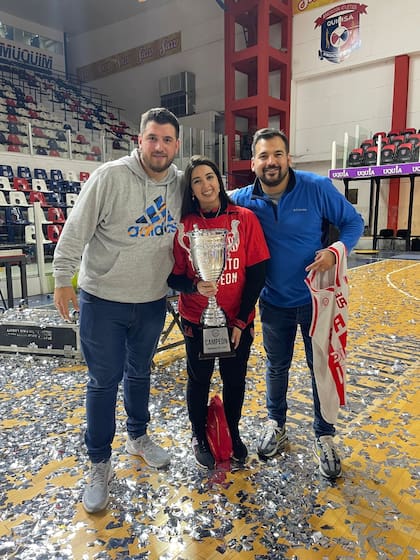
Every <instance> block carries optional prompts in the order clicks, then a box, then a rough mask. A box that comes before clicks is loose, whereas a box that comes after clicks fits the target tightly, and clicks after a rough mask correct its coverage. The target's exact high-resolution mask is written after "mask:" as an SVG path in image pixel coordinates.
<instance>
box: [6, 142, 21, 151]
mask: <svg viewBox="0 0 420 560" xmlns="http://www.w3.org/2000/svg"><path fill="white" fill-rule="evenodd" d="M7 151H8V152H20V148H19V146H16V145H15V144H9V145H8V146H7Z"/></svg>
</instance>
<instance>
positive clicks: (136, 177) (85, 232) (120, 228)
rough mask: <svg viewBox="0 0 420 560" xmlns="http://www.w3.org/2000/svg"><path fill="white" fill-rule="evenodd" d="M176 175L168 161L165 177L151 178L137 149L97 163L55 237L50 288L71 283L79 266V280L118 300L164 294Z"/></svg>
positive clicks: (177, 203) (177, 207) (177, 209)
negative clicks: (53, 284) (128, 153)
mask: <svg viewBox="0 0 420 560" xmlns="http://www.w3.org/2000/svg"><path fill="white" fill-rule="evenodd" d="M181 179H182V172H181V171H179V170H178V169H177V167H176V166H175V165H171V167H170V168H169V169H168V173H167V175H166V177H165V179H163V180H162V181H161V182H158V183H157V182H155V181H154V180H153V179H151V178H150V177H148V175H147V174H146V173H145V171H144V170H143V167H142V166H141V164H140V160H139V154H138V150H137V149H136V150H133V152H132V153H131V155H130V156H125V157H123V158H121V159H118V160H116V161H111V162H108V163H105V164H104V165H102V166H101V167H99V168H98V169H96V170H95V171H94V172H93V173H92V175H91V176H90V177H89V179H88V180H87V181H86V183H85V184H84V186H83V188H82V190H81V192H80V194H79V196H78V199H77V202H76V204H75V206H74V207H73V209H72V211H71V213H70V215H69V217H68V218H67V221H66V224H65V226H64V228H63V231H62V234H61V236H60V239H59V241H58V243H57V246H56V249H55V252H54V262H53V276H54V278H55V286H56V287H57V288H59V287H63V286H70V285H71V280H72V277H73V276H74V274H75V272H76V271H77V270H78V269H79V267H80V271H79V277H78V283H79V286H80V287H81V288H82V289H83V290H85V291H86V292H89V293H90V294H93V295H95V296H97V297H100V298H103V299H107V300H111V301H118V302H123V303H144V302H148V301H155V300H157V299H160V298H162V297H164V296H165V295H166V293H167V290H168V285H167V283H166V279H167V277H168V275H169V274H170V272H171V270H172V265H173V254H172V243H173V238H174V234H175V231H176V228H177V223H178V222H179V220H180V215H181V202H182V187H181V183H182V181H181ZM81 257H82V261H81V262H80V258H81Z"/></svg>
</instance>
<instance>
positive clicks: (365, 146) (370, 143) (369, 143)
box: [360, 138, 375, 152]
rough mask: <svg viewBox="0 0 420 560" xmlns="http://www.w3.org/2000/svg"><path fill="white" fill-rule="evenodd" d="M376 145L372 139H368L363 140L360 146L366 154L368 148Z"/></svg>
mask: <svg viewBox="0 0 420 560" xmlns="http://www.w3.org/2000/svg"><path fill="white" fill-rule="evenodd" d="M374 145H375V142H374V140H373V139H372V138H367V139H366V140H363V142H362V143H361V144H360V147H361V148H362V150H363V151H364V152H366V150H367V149H368V148H370V147H371V146H374Z"/></svg>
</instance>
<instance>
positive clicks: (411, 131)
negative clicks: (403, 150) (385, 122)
mask: <svg viewBox="0 0 420 560" xmlns="http://www.w3.org/2000/svg"><path fill="white" fill-rule="evenodd" d="M416 132H417V130H416V129H415V128H405V129H404V130H402V131H401V133H400V134H401V136H404V140H405V142H407V140H408V137H409V136H411V135H412V134H416Z"/></svg>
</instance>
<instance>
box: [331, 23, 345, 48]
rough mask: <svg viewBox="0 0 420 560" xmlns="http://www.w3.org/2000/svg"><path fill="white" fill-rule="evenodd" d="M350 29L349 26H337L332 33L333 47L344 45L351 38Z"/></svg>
mask: <svg viewBox="0 0 420 560" xmlns="http://www.w3.org/2000/svg"><path fill="white" fill-rule="evenodd" d="M349 36H350V34H349V30H348V29H347V27H337V29H334V31H333V32H332V33H331V37H330V41H331V45H332V46H333V47H337V48H338V47H342V46H343V45H344V44H345V43H346V42H347V41H348V39H349Z"/></svg>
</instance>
